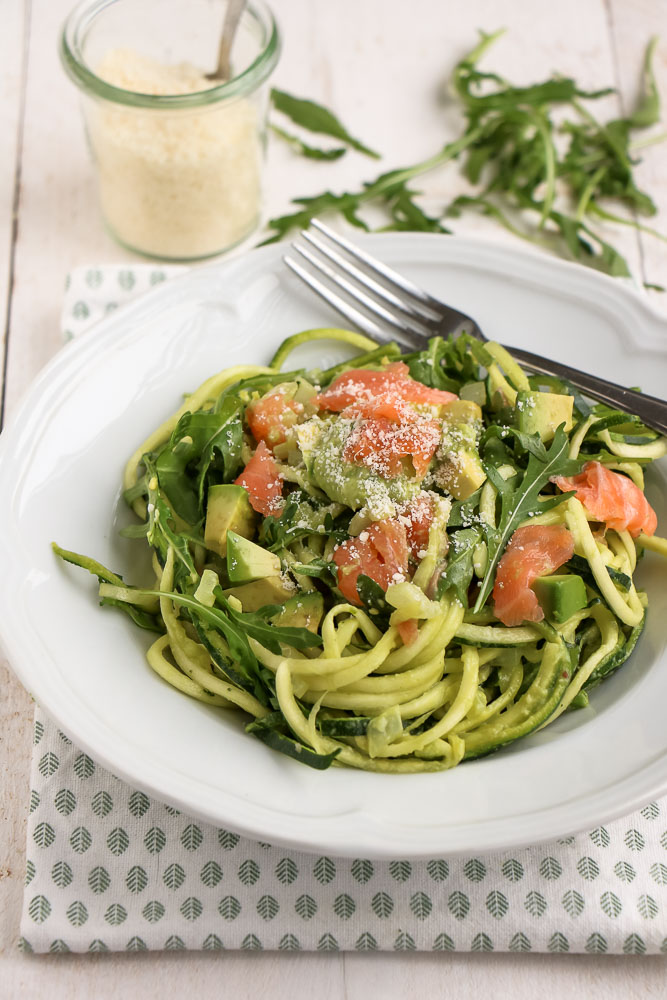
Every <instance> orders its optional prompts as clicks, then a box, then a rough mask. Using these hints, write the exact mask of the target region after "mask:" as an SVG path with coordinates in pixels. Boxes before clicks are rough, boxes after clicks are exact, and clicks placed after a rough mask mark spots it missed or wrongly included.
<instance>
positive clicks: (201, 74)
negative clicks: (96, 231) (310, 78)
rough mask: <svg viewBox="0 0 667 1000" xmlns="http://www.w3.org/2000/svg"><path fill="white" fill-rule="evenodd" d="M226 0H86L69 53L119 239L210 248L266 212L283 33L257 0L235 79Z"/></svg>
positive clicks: (76, 13)
mask: <svg viewBox="0 0 667 1000" xmlns="http://www.w3.org/2000/svg"><path fill="white" fill-rule="evenodd" d="M225 8H226V0H169V3H165V0H83V2H82V3H80V4H79V5H78V6H77V7H76V8H75V9H74V10H73V11H72V13H71V14H70V16H69V18H68V19H67V21H66V22H65V25H64V28H63V32H62V37H61V47H60V52H61V58H62V62H63V65H64V67H65V69H66V71H67V73H68V74H69V76H70V77H71V79H72V80H73V81H74V82H75V83H76V85H77V86H78V87H79V88H80V91H81V94H82V102H83V113H84V122H85V128H86V134H87V137H88V142H89V146H90V149H91V153H92V157H93V161H94V163H95V167H96V173H97V180H98V187H99V195H100V202H101V207H102V214H103V216H104V220H105V222H106V225H107V226H108V228H109V230H110V232H111V234H112V235H113V236H114V237H115V239H116V240H117V241H118V242H119V243H121V244H122V245H124V246H126V247H128V248H129V249H131V250H135V251H138V252H139V253H141V254H145V255H147V256H150V257H158V258H161V259H164V260H194V259H198V258H202V257H209V256H212V255H214V254H218V253H220V252H222V251H224V250H228V249H229V248H230V247H232V246H234V245H235V244H237V243H239V242H240V241H241V240H243V239H244V238H245V237H246V236H248V235H249V234H250V233H251V232H252V231H253V229H255V228H256V226H257V225H258V222H259V218H260V206H261V170H262V162H263V154H264V146H265V130H266V112H267V105H268V85H267V82H268V78H269V75H270V74H271V72H272V70H273V69H274V67H275V65H276V62H277V61H278V55H279V49H280V40H279V35H278V29H277V27H276V23H275V21H274V19H273V16H272V14H271V12H270V11H269V9H268V8H267V7H266V6H265V5H264V3H262V2H261V0H251V3H250V4H249V6H248V7H247V8H246V9H245V11H244V13H243V15H242V17H241V21H240V24H239V27H238V30H237V33H236V37H235V39H234V45H233V48H232V77H231V79H229V80H228V81H226V82H220V81H218V80H209V79H207V78H206V75H205V74H206V73H209V72H213V70H214V69H215V66H216V64H217V52H218V44H219V38H220V34H221V28H222V22H223V18H224V14H225Z"/></svg>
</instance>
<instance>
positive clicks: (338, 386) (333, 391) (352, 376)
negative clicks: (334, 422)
mask: <svg viewBox="0 0 667 1000" xmlns="http://www.w3.org/2000/svg"><path fill="white" fill-rule="evenodd" d="M409 372H410V370H409V368H408V366H407V365H406V364H405V363H404V362H403V361H394V362H392V363H391V364H390V365H387V366H386V368H383V369H382V371H370V370H369V369H367V368H358V369H356V370H354V371H349V372H343V373H342V375H338V376H337V377H336V378H335V379H334V380H333V382H332V383H331V385H330V386H329V387H328V388H327V389H325V390H324V392H321V393H320V394H319V396H316V397H315V399H314V402H315V404H316V405H317V406H319V408H320V409H321V410H331V411H332V412H333V413H340V412H341V411H342V410H344V409H345V408H346V407H347V406H350V405H351V404H352V403H356V402H360V401H363V400H371V401H376V402H379V401H380V398H381V397H387V398H389V399H390V400H397V399H404V400H405V401H406V402H408V403H430V404H434V405H436V406H440V405H441V404H443V403H451V402H452V400H454V399H457V398H458V397H457V396H456V394H455V393H453V392H447V391H446V390H444V389H431V388H429V386H427V385H424V384H423V382H416V381H415V379H413V378H410V374H409Z"/></svg>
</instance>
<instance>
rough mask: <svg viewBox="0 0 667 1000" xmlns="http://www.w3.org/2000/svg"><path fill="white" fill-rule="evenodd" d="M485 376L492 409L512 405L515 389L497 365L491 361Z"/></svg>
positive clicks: (495, 409) (514, 400)
mask: <svg viewBox="0 0 667 1000" xmlns="http://www.w3.org/2000/svg"><path fill="white" fill-rule="evenodd" d="M488 372H489V374H488V375H487V377H486V392H487V396H488V398H489V405H490V407H491V409H492V410H494V411H497V410H502V409H504V408H505V407H506V406H514V404H515V403H516V399H517V391H516V389H513V388H512V386H511V385H510V384H509V382H508V381H507V379H506V378H505V376H504V375H503V373H502V372H501V370H500V368H499V367H498V365H497V364H496V363H495V361H494V362H493V364H491V365H489V368H488Z"/></svg>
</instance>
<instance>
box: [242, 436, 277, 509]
mask: <svg viewBox="0 0 667 1000" xmlns="http://www.w3.org/2000/svg"><path fill="white" fill-rule="evenodd" d="M234 483H235V485H236V486H244V487H245V489H246V490H247V491H248V499H249V500H250V506H251V507H252V509H253V510H256V511H257V513H258V514H263V515H264V517H269V515H272V516H273V517H280V513H281V511H282V508H283V481H282V479H281V478H280V474H279V473H278V466H277V465H276V463H275V462H274V460H273V455H272V454H271V451H270V450H269V448H268V447H267V445H266V443H265V442H264V441H260V442H259V444H258V445H257V450H256V452H255V454H254V455H253V456H252V458H251V459H250V461H249V462H248V464H247V465H246V467H245V469H244V470H243V472H242V473H241V475H240V476H239V477H238V478H237V479H235V480H234Z"/></svg>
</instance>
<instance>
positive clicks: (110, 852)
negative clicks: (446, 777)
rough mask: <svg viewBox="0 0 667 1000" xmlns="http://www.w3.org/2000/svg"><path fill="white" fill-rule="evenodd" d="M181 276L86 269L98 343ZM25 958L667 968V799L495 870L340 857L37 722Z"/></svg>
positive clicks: (83, 314)
mask: <svg viewBox="0 0 667 1000" xmlns="http://www.w3.org/2000/svg"><path fill="white" fill-rule="evenodd" d="M179 270H180V268H177V267H154V266H151V265H133V266H132V267H127V266H122V267H118V266H106V267H97V268H81V269H77V270H75V271H74V272H73V273H72V274H71V276H70V278H69V280H68V284H67V292H66V297H65V304H64V311H63V331H64V334H65V336H66V337H67V338H71V337H73V336H76V335H77V334H78V333H81V332H83V331H84V330H85V329H87V328H88V327H89V326H90V325H91V324H92V323H94V322H95V321H96V320H97V319H99V318H100V317H101V316H103V315H105V314H106V313H108V312H109V311H110V310H111V309H114V308H116V306H118V305H119V304H121V303H122V302H123V301H126V300H128V299H129V298H131V297H134V296H135V295H137V294H140V293H141V292H142V291H145V290H146V289H148V288H150V287H151V286H152V285H155V284H156V283H157V282H160V281H164V280H166V279H167V278H169V277H170V276H171V275H172V274H174V273H176V272H177V271H179ZM21 934H22V937H21V947H22V948H23V950H25V951H34V952H66V951H79V952H82V951H91V952H96V951H142V950H147V949H167V950H171V949H186V948H187V949H206V950H215V949H247V950H261V949H278V950H283V951H298V950H313V951H315V950H317V951H336V950H349V951H352V950H357V951H375V950H398V951H414V950H425V951H473V952H475V951H512V952H525V951H538V952H588V953H595V954H604V953H608V954H619V953H620V954H658V953H663V954H667V798H665V799H662V800H660V801H659V802H649V803H648V804H647V805H646V806H645V807H644V808H643V809H642V810H641V811H640V812H637V813H634V814H632V815H631V816H627V817H626V818H625V819H622V820H617V821H615V822H612V823H607V824H605V825H604V826H599V827H597V828H596V829H595V830H591V831H589V832H587V833H582V834H580V835H578V836H576V837H567V838H566V839H562V840H558V841H554V842H552V843H550V844H544V845H541V846H538V847H532V848H528V849H520V850H519V849H517V850H514V851H510V852H506V853H501V854H492V855H488V856H484V857H473V856H470V857H456V858H447V857H435V858H431V859H429V860H422V861H411V860H408V859H406V858H397V859H396V860H394V861H375V860H369V859H367V858H364V857H359V858H336V857H329V856H320V855H314V854H307V853H304V852H298V851H290V850H287V849H285V848H282V847H275V846H272V845H271V844H270V843H259V842H255V841H252V840H248V839H245V838H243V837H240V836H239V835H238V834H237V833H235V832H234V831H233V830H231V829H229V830H228V829H222V828H218V827H215V826H212V825H209V824H206V823H203V822H201V821H199V820H194V819H192V818H190V817H188V816H185V815H183V814H181V813H179V812H178V811H177V810H176V809H174V808H172V807H171V806H166V805H164V804H163V803H160V802H157V801H154V800H151V799H150V798H149V797H148V796H147V795H146V794H144V793H143V792H141V791H137V790H135V789H132V788H131V787H130V786H128V785H127V784H125V783H124V782H122V781H120V780H119V779H118V778H116V777H114V776H113V775H112V774H110V773H109V772H108V771H106V770H104V769H103V768H101V767H100V766H99V765H97V764H96V763H95V761H93V760H91V758H90V757H89V756H87V755H86V754H85V753H83V752H81V751H80V750H78V749H77V748H76V747H75V746H74V745H73V744H72V743H71V741H70V740H69V739H68V738H67V737H66V736H65V735H64V734H63V733H61V732H59V730H58V727H57V726H56V725H55V724H54V723H53V722H52V721H51V720H49V718H48V717H47V716H46V715H45V714H44V713H43V712H42V711H41V710H40V709H39V708H37V709H36V711H35V728H34V754H33V761H32V772H31V793H30V815H29V820H28V836H27V861H26V889H25V896H24V906H23V915H22V921H21Z"/></svg>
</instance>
